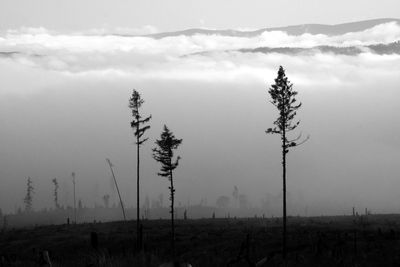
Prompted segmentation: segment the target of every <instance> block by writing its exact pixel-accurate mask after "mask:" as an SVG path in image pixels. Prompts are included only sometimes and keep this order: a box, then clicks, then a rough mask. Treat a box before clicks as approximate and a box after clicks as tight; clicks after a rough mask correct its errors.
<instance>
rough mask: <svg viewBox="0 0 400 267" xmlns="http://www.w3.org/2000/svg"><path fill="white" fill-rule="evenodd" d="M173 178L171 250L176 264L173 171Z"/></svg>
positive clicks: (172, 183)
mask: <svg viewBox="0 0 400 267" xmlns="http://www.w3.org/2000/svg"><path fill="white" fill-rule="evenodd" d="M170 177H171V248H172V260H173V261H174V262H175V222H174V194H175V192H174V181H173V177H172V171H171V174H170Z"/></svg>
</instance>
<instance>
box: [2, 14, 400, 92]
mask: <svg viewBox="0 0 400 267" xmlns="http://www.w3.org/2000/svg"><path fill="white" fill-rule="evenodd" d="M155 31H156V29H154V28H153V27H151V26H146V27H144V28H143V29H142V30H139V31H137V30H136V32H137V33H139V34H140V33H144V32H155ZM132 32H135V30H129V29H117V30H116V31H114V32H113V34H110V32H109V31H108V30H106V29H103V30H101V29H100V30H99V29H97V30H93V31H89V32H87V33H85V34H83V33H74V34H62V33H56V32H51V31H48V30H46V29H44V28H23V29H19V30H9V31H7V32H6V33H4V34H3V36H0V67H2V68H5V69H7V68H9V66H11V69H12V68H14V67H17V66H21V68H22V69H23V68H31V69H35V71H38V70H41V71H43V72H48V74H49V75H64V76H65V77H69V78H71V77H73V76H76V77H83V76H100V77H103V78H105V77H111V78H114V77H121V76H126V77H128V76H132V77H135V79H179V80H182V79H183V80H191V79H195V80H205V81H213V80H226V81H233V80H239V81H243V80H250V79H255V80H257V81H262V80H264V79H265V76H266V74H268V73H272V72H273V71H275V69H276V68H277V66H278V65H280V64H282V65H285V66H286V67H287V68H289V69H291V70H292V72H293V73H296V74H295V75H297V76H298V80H297V82H300V83H304V84H307V83H318V82H319V81H318V79H317V80H316V79H315V78H312V79H310V78H309V75H308V73H309V72H314V71H315V70H321V69H322V70H323V75H322V77H321V79H320V82H323V81H326V79H328V80H330V81H332V82H333V84H334V83H335V82H340V81H344V80H348V81H349V82H355V80H352V79H350V80H349V79H345V78H346V73H349V72H351V73H355V75H351V77H354V78H358V77H359V76H364V75H365V74H372V77H371V76H370V75H368V77H369V78H371V79H373V78H376V77H375V76H379V75H381V73H382V72H387V71H388V69H393V68H388V66H400V56H399V53H400V48H399V45H398V43H395V42H397V41H399V40H400V26H399V25H398V24H397V23H396V22H390V23H385V24H380V25H376V26H375V27H372V28H370V29H367V30H364V31H361V32H348V33H345V34H343V35H336V36H328V35H324V34H316V35H312V34H308V33H305V34H302V35H298V36H292V35H289V34H287V33H286V32H283V31H265V32H262V33H261V34H259V35H258V36H254V37H235V36H221V35H202V34H197V35H193V36H184V35H180V36H170V37H165V38H160V39H154V38H151V37H144V36H132V35H121V34H123V33H132ZM393 43H394V44H395V45H394V46H393ZM371 46H384V47H387V46H390V47H391V50H390V49H386V50H384V52H382V53H377V49H372V48H371ZM326 47H328V48H326ZM329 48H330V49H329ZM296 49H297V50H296ZM299 49H300V50H299ZM381 50H382V49H381ZM381 50H379V51H381ZM397 50H399V51H397ZM249 51H251V52H253V54H250V53H248V52H249ZM293 51H300V52H296V53H294V52H293ZM302 51H305V52H302ZM337 51H339V52H337ZM341 51H342V52H341ZM343 51H350V52H343ZM352 51H356V52H352ZM385 51H386V52H385ZM294 54H295V56H294ZM377 54H379V55H377ZM371 62H373V63H372V64H371ZM337 66H340V68H337ZM327 72H330V73H329V74H328V73H327ZM389 72H391V71H389ZM374 74H376V75H374ZM347 78H349V77H347ZM1 90H7V89H1Z"/></svg>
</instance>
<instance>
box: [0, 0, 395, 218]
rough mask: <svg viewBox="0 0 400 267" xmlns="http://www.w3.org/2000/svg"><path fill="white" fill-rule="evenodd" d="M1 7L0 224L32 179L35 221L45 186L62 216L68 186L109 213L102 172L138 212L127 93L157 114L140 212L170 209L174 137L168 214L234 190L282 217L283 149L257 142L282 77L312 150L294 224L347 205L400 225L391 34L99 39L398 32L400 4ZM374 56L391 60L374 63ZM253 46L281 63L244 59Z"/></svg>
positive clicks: (296, 182) (300, 158)
mask: <svg viewBox="0 0 400 267" xmlns="http://www.w3.org/2000/svg"><path fill="white" fill-rule="evenodd" d="M0 1H1V7H0V27H1V30H2V31H1V34H0V208H2V209H3V210H5V211H14V210H15V209H16V208H18V207H21V206H23V202H22V200H23V198H24V194H25V183H26V178H27V177H28V176H30V177H32V179H33V182H34V186H35V191H36V194H35V197H34V207H35V208H36V209H39V208H42V207H51V206H52V193H51V192H52V183H51V179H53V178H54V177H57V178H58V179H59V180H60V192H61V196H60V202H61V204H62V205H71V186H72V183H71V172H73V171H74V172H76V173H77V175H76V177H77V183H78V184H79V187H78V198H80V199H82V200H83V202H84V204H86V205H94V203H100V202H101V197H102V196H103V195H104V194H112V196H113V199H112V200H113V201H115V200H116V198H115V197H116V195H115V191H113V188H112V186H111V184H110V174H109V170H108V169H107V165H106V162H105V158H107V157H108V158H110V159H111V160H112V161H113V163H114V164H115V170H116V174H117V176H118V179H119V180H120V183H121V188H122V194H123V196H124V198H125V199H126V201H127V203H128V204H127V206H133V205H134V204H135V195H134V193H133V192H135V182H134V179H135V175H134V173H135V172H134V170H135V167H136V166H135V164H134V162H135V151H136V150H135V147H134V145H133V142H134V141H133V134H132V131H131V129H130V127H129V122H130V120H131V118H130V111H129V109H128V99H129V97H130V94H131V92H132V89H133V88H136V89H137V90H139V91H140V92H141V93H142V95H143V97H144V99H145V101H146V102H145V104H144V112H145V113H146V114H152V115H153V120H152V121H151V126H152V128H151V130H150V131H149V132H148V134H149V138H150V139H149V141H148V143H147V144H146V145H145V146H144V147H143V153H142V155H143V161H142V162H143V168H142V175H143V180H142V181H143V183H142V186H143V193H142V197H143V198H144V197H145V196H146V195H149V196H150V197H151V198H155V197H157V196H158V194H160V193H164V195H167V190H168V185H167V182H166V181H165V180H164V179H163V178H161V177H158V176H157V175H156V173H157V170H158V168H159V166H158V165H157V164H156V162H154V160H153V159H152V158H151V148H152V147H154V140H155V138H158V137H159V134H160V131H161V129H162V126H163V124H167V125H168V126H169V127H170V129H171V130H172V131H173V132H174V133H175V135H176V136H177V137H178V138H183V143H182V146H181V148H180V149H179V152H178V154H180V155H181V156H182V161H181V165H180V166H179V167H178V169H177V171H176V175H175V178H176V183H175V184H176V188H177V201H178V202H182V203H188V202H190V203H192V204H193V203H194V204H198V203H199V202H200V200H201V199H202V198H205V197H207V198H208V199H209V204H214V203H215V199H216V198H217V197H218V196H221V195H227V196H230V195H231V193H232V190H233V186H234V185H237V186H238V188H239V191H240V193H243V194H246V195H248V197H249V199H250V201H251V203H252V205H254V206H259V205H260V203H261V199H262V198H265V197H266V195H267V194H268V195H269V196H272V200H271V201H272V202H273V205H272V206H273V207H275V208H271V210H270V211H269V212H267V214H269V215H271V214H273V213H275V215H276V214H279V212H280V207H281V198H280V196H281V195H280V194H281V189H282V183H281V166H280V154H279V153H280V151H279V149H280V147H279V138H278V137H277V136H267V135H265V133H264V131H265V130H266V129H267V128H269V127H270V126H271V125H272V123H273V121H274V120H275V118H276V116H277V112H276V110H274V107H273V106H272V105H271V104H270V102H269V96H268V93H267V91H268V86H270V85H271V84H272V83H273V81H274V78H275V77H276V73H277V70H278V68H279V65H283V66H284V67H285V68H286V70H287V75H288V77H289V79H290V80H291V81H292V82H293V83H294V88H295V89H296V90H297V91H298V92H299V95H298V99H299V100H300V101H301V102H303V107H302V109H301V110H300V111H299V112H298V116H299V119H301V125H300V128H299V132H303V134H305V135H306V134H310V135H311V138H310V140H309V142H307V143H306V144H305V145H303V146H302V147H299V148H298V149H296V150H295V151H292V152H290V154H289V156H288V164H289V165H288V192H289V197H288V198H289V203H290V205H289V213H290V214H304V210H305V209H306V207H307V209H308V214H309V215H310V214H314V215H319V214H343V213H350V212H351V207H352V206H356V207H358V208H359V209H360V211H361V210H363V209H364V208H366V207H367V208H369V209H371V210H372V211H373V212H400V206H399V205H398V203H400V193H399V190H398V188H400V179H399V173H400V170H399V164H398V159H399V158H400V126H399V125H398V124H397V122H398V121H400V117H399V113H398V112H397V111H398V99H400V92H399V85H400V73H399V70H400V55H399V54H400V51H398V48H396V45H394V44H393V42H396V41H398V40H400V26H399V24H398V22H397V23H396V22H395V21H394V22H387V23H384V24H377V25H373V26H371V27H369V28H367V29H364V30H362V31H359V32H347V33H344V34H341V35H333V36H328V35H327V34H323V33H321V34H315V35H313V34H302V35H297V36H293V35H290V34H288V33H286V32H282V31H280V32H278V31H274V32H261V33H259V34H257V35H255V36H250V37H249V36H247V37H233V36H217V35H201V34H198V35H194V36H172V37H168V38H162V39H153V38H149V37H133V36H130V37H127V36H118V35H108V36H104V35H101V34H100V35H99V34H95V33H103V32H105V31H106V32H107V31H113V30H116V31H117V32H118V31H122V32H125V31H128V32H133V33H151V32H155V31H168V30H178V29H186V28H191V27H208V28H242V29H244V28H264V27H273V26H285V25H291V24H303V23H310V22H314V23H329V24H337V23H343V22H350V21H356V20H365V19H373V18H387V17H396V18H399V17H400V14H399V12H400V11H399V10H400V8H399V4H398V1H384V0H380V1H329V2H328V1H325V3H324V5H321V4H318V3H321V1H242V2H239V1H232V0H230V1H218V2H216V1H211V0H210V1H208V0H207V1H205V0H203V1H158V2H156V1H142V2H134V1H119V2H118V3H119V4H116V3H117V2H116V1H104V0H100V1H98V0H97V1H91V0H90V1H63V2H61V1H57V2H56V1H51V0H49V1H20V0H13V1H4V0H0ZM39 2H40V4H39ZM289 2H290V3H291V5H290V6H289V4H288V3H289ZM56 3H57V4H56ZM277 10H281V11H279V12H278V11H277ZM282 12H284V14H285V16H282ZM118 29H119V30H118ZM82 32H85V33H92V34H82ZM371 45H383V46H384V47H390V48H391V49H394V51H395V52H394V53H387V54H380V53H377V52H376V51H375V50H373V49H371ZM320 46H325V47H326V46H329V47H331V48H330V49H331V50H323V49H321V48H320ZM259 47H268V48H270V49H278V50H274V51H275V52H268V53H260V52H254V51H252V52H251V49H255V48H259ZM283 47H285V48H288V47H291V48H301V49H304V50H302V51H303V52H300V53H292V52H290V51H288V50H287V49H286V50H285V49H283V50H279V49H282V48H283ZM349 47H350V48H349ZM240 49H247V52H245V51H243V50H240ZM335 49H336V50H335ZM340 49H342V50H340ZM346 49H348V50H346ZM396 49H397V50H396ZM337 51H342V52H337ZM343 51H344V52H343ZM346 51H347V52H346ZM348 51H351V53H348ZM357 51H358V52H357ZM396 51H397V52H396Z"/></svg>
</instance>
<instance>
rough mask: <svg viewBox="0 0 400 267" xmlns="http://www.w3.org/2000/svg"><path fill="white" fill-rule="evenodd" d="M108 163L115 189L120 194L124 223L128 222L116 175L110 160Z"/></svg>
mask: <svg viewBox="0 0 400 267" xmlns="http://www.w3.org/2000/svg"><path fill="white" fill-rule="evenodd" d="M107 162H108V165H109V166H110V170H111V174H112V176H113V178H114V183H115V188H116V189H117V192H118V197H119V203H121V209H122V214H123V215H124V221H126V215H125V208H124V203H123V202H122V198H121V194H120V192H119V188H118V183H117V179H116V178H115V174H114V170H113V168H112V164H111V161H110V160H109V159H107Z"/></svg>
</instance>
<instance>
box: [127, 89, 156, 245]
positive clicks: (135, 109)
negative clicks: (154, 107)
mask: <svg viewBox="0 0 400 267" xmlns="http://www.w3.org/2000/svg"><path fill="white" fill-rule="evenodd" d="M143 103H144V100H143V99H142V97H141V96H140V94H139V92H138V91H136V90H135V89H134V90H133V92H132V96H131V98H130V99H129V108H130V109H131V110H132V117H133V120H132V121H131V127H132V129H133V131H134V135H135V137H136V146H137V151H136V152H137V155H136V234H137V245H138V249H141V248H142V236H141V233H140V146H141V145H142V144H143V143H144V142H146V141H147V139H148V138H144V137H143V135H144V134H145V132H146V131H147V130H148V129H150V125H146V124H147V123H148V122H149V121H150V119H151V115H150V116H148V117H142V114H141V112H140V111H141V110H140V109H141V107H142V105H143Z"/></svg>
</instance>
